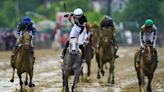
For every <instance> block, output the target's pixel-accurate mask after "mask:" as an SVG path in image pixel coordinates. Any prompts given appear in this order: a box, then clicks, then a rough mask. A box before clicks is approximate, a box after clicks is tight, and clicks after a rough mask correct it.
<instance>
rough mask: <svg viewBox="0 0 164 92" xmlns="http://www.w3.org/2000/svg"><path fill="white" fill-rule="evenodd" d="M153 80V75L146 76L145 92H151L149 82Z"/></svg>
mask: <svg viewBox="0 0 164 92" xmlns="http://www.w3.org/2000/svg"><path fill="white" fill-rule="evenodd" d="M152 79H153V75H149V76H148V86H147V92H152V89H151V81H152Z"/></svg>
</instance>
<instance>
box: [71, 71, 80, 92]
mask: <svg viewBox="0 0 164 92" xmlns="http://www.w3.org/2000/svg"><path fill="white" fill-rule="evenodd" d="M80 71H81V70H80V69H76V70H75V71H74V82H73V86H72V92H74V91H75V92H78V88H77V86H78V85H77V84H78V82H79V76H80Z"/></svg>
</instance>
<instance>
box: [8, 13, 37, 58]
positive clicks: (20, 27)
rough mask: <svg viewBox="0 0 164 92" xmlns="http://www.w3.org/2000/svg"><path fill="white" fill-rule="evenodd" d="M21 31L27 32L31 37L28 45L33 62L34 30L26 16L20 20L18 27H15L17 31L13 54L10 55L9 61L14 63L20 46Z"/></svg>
mask: <svg viewBox="0 0 164 92" xmlns="http://www.w3.org/2000/svg"><path fill="white" fill-rule="evenodd" d="M22 30H28V31H29V32H30V34H31V36H32V39H31V44H30V48H31V54H32V56H33V58H34V61H35V57H34V46H33V39H34V37H35V35H36V30H35V27H34V25H33V23H32V22H31V19H30V18H29V17H28V16H25V17H24V18H23V20H22V22H20V23H19V25H18V26H17V31H16V38H17V41H16V44H15V46H14V48H13V54H12V55H11V61H15V60H14V59H15V56H16V54H17V52H18V50H19V47H20V46H21V45H22V44H21V43H22Z"/></svg>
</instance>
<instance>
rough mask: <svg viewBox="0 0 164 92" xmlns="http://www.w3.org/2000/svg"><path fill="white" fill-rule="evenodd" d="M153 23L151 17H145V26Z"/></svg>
mask: <svg viewBox="0 0 164 92" xmlns="http://www.w3.org/2000/svg"><path fill="white" fill-rule="evenodd" d="M153 24H154V23H153V20H152V19H147V20H146V21H145V25H146V26H152V25H153Z"/></svg>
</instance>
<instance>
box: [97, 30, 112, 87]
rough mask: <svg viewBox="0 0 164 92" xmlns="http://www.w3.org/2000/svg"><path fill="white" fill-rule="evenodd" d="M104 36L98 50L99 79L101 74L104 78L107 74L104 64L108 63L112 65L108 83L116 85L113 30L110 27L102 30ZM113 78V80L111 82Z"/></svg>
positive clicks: (101, 37)
mask: <svg viewBox="0 0 164 92" xmlns="http://www.w3.org/2000/svg"><path fill="white" fill-rule="evenodd" d="M101 32H102V34H101V36H100V42H99V49H98V54H96V55H98V56H96V57H97V58H96V60H97V63H98V73H97V78H98V79H100V72H101V73H102V75H103V76H104V74H105V72H104V70H103V66H104V64H106V63H107V62H109V63H110V68H109V76H108V83H112V84H114V62H115V57H114V47H113V45H112V42H111V28H110V27H104V28H103V29H102V30H101ZM111 77H112V80H111Z"/></svg>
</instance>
